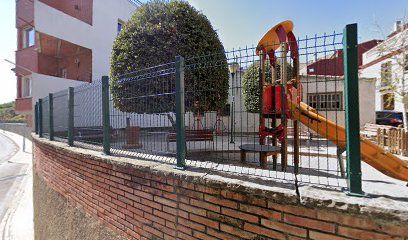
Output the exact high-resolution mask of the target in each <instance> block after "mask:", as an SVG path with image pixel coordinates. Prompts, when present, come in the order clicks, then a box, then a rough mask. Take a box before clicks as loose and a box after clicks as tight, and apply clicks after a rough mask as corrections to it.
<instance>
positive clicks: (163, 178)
mask: <svg viewBox="0 0 408 240" xmlns="http://www.w3.org/2000/svg"><path fill="white" fill-rule="evenodd" d="M33 140H34V145H33V153H34V171H35V173H36V174H38V175H39V176H41V177H42V178H43V179H44V181H45V182H46V183H47V184H48V185H49V187H51V188H53V189H54V190H55V191H56V192H58V193H59V194H61V195H62V196H65V197H66V198H67V199H68V200H69V201H70V202H71V203H72V204H73V205H75V206H76V207H77V208H79V209H82V210H83V211H84V212H85V213H86V214H88V215H89V216H90V217H92V218H94V219H97V220H98V221H99V222H101V223H103V224H104V225H106V226H107V227H109V228H111V229H113V230H114V231H116V232H117V233H119V234H121V235H122V236H124V237H126V238H129V239H223V240H224V239H330V240H336V239H405V240H406V239H408V231H407V228H408V221H407V220H406V219H405V220H403V221H401V219H398V218H397V217H396V216H391V215H387V214H376V213H370V212H369V211H368V210H367V209H365V212H364V213H361V212H360V209H363V208H364V206H360V207H354V208H353V210H349V212H351V213H352V214H346V213H345V212H344V211H342V210H339V209H335V208H330V207H327V206H325V207H323V206H320V205H324V201H322V202H320V203H319V204H316V205H315V206H309V207H306V206H302V205H300V204H299V205H297V204H296V197H295V196H292V195H288V194H282V193H279V192H273V191H270V190H265V189H261V188H259V189H256V187H254V186H256V185H254V186H252V187H248V186H249V184H248V183H247V182H245V181H243V180H242V179H241V180H240V181H236V182H235V183H231V182H228V180H225V179H224V178H223V177H214V178H213V179H211V178H209V177H204V176H208V175H204V174H203V173H202V172H200V171H195V170H193V169H192V170H187V171H177V170H174V169H173V166H169V165H165V164H160V163H157V162H156V163H155V162H147V161H139V160H129V159H123V158H117V157H107V156H102V155H101V154H100V153H95V154H93V155H92V152H90V151H86V150H80V149H76V148H66V147H64V145H63V144H62V143H50V142H49V141H47V140H44V139H41V140H39V139H38V138H36V137H33ZM237 183H238V184H237ZM34 194H36V193H35V191H34ZM315 202H319V201H318V200H315ZM334 205H336V204H334ZM342 208H343V209H346V208H345V207H344V206H342Z"/></svg>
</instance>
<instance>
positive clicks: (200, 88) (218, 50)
mask: <svg viewBox="0 0 408 240" xmlns="http://www.w3.org/2000/svg"><path fill="white" fill-rule="evenodd" d="M178 55H179V56H183V57H184V58H185V59H186V65H187V66H186V69H185V78H184V79H185V99H186V101H185V110H186V111H196V110H200V111H216V110H219V109H222V108H223V107H224V106H225V104H226V101H227V98H228V78H229V73H228V66H227V60H226V57H225V54H224V47H223V45H222V44H221V42H220V40H219V38H218V35H217V33H216V31H215V30H214V29H213V27H212V26H211V23H210V22H209V20H208V19H207V18H206V16H204V15H203V14H202V13H200V12H198V11H197V10H196V9H195V8H194V7H192V6H190V5H189V4H188V3H187V2H184V1H151V2H149V3H146V4H143V5H142V6H141V7H139V8H138V9H137V11H136V13H135V14H134V15H133V16H132V18H131V19H130V20H129V21H128V22H127V23H126V24H125V25H124V26H123V30H122V31H121V32H120V34H119V35H118V37H117V39H116V41H115V42H114V45H113V50H112V58H111V73H110V77H111V81H112V84H111V90H112V91H111V92H112V98H113V103H114V106H115V107H116V108H118V109H120V110H121V111H125V112H137V113H164V112H174V111H175V96H174V94H166V93H174V91H175V78H174V74H173V73H170V74H167V75H165V74H162V73H163V72H166V73H168V72H169V71H168V68H172V67H174V64H169V65H167V66H162V67H158V68H152V69H151V70H144V71H143V73H144V74H146V76H148V77H140V75H141V74H142V73H141V72H137V73H134V74H129V73H132V72H135V71H136V70H140V69H145V68H148V67H152V66H158V65H162V64H165V63H170V62H174V60H175V56H178ZM204 55H205V56H207V57H205V58H195V59H194V60H189V58H192V57H196V56H204ZM193 61H194V62H193ZM203 62H206V66H204V63H203ZM208 65H211V66H210V67H208ZM166 69H167V70H166ZM124 74H128V75H127V76H126V78H127V80H124V79H123V78H124V77H123V75H124ZM135 75H138V77H139V79H138V80H137V81H136V80H134V79H133V80H132V78H134V77H135ZM153 95H156V97H153ZM144 96H149V97H144Z"/></svg>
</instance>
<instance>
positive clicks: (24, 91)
mask: <svg viewBox="0 0 408 240" xmlns="http://www.w3.org/2000/svg"><path fill="white" fill-rule="evenodd" d="M21 83H22V84H21V97H30V96H31V78H30V77H23V78H22V79H21Z"/></svg>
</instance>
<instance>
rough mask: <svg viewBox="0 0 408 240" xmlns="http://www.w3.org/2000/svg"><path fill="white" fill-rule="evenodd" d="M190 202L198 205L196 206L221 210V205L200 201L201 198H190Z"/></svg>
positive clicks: (214, 210)
mask: <svg viewBox="0 0 408 240" xmlns="http://www.w3.org/2000/svg"><path fill="white" fill-rule="evenodd" d="M190 204H191V205H192V206H196V207H200V208H204V209H207V210H210V211H213V212H221V207H220V206H217V205H214V204H211V203H207V202H203V201H199V200H195V199H190Z"/></svg>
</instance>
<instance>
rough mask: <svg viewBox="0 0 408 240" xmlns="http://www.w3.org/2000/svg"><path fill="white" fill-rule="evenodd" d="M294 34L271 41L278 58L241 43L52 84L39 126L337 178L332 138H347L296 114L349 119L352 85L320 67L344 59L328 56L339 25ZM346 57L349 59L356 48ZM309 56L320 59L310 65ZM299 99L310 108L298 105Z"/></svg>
mask: <svg viewBox="0 0 408 240" xmlns="http://www.w3.org/2000/svg"><path fill="white" fill-rule="evenodd" d="M288 44H289V43H288ZM297 44H298V48H297V49H290V51H288V52H287V53H286V52H285V51H281V50H276V51H275V60H276V61H275V63H276V65H271V64H269V61H270V59H271V58H266V57H265V58H263V55H260V54H259V49H257V48H254V47H246V48H242V49H237V50H235V49H234V50H232V51H227V52H225V54H208V55H206V56H197V57H187V58H186V59H184V58H183V57H175V60H174V62H169V63H164V64H162V65H159V66H153V67H150V68H146V69H142V70H135V71H133V72H129V73H127V74H124V75H121V76H117V80H116V81H114V82H112V81H109V79H108V78H107V77H103V78H102V79H101V80H98V81H94V82H93V83H90V84H85V85H82V86H79V87H76V88H70V89H67V90H64V91H61V92H58V93H54V94H50V95H49V96H47V97H45V98H43V99H40V101H39V102H38V103H37V104H36V105H37V107H36V109H37V114H36V116H37V119H36V123H37V124H38V125H37V129H38V131H37V132H38V133H39V135H40V136H45V137H49V138H50V139H54V140H57V141H64V142H67V143H68V144H69V145H71V146H73V145H75V146H81V147H85V148H90V149H93V150H97V151H103V152H104V153H105V154H113V155H121V156H129V157H135V158H143V159H148V160H152V161H162V162H167V163H171V164H175V165H176V166H177V167H178V168H180V169H185V168H187V167H189V166H195V167H202V168H209V169H213V170H217V171H224V172H230V173H231V174H249V175H256V176H259V177H262V178H264V177H266V178H275V179H282V180H289V181H295V180H296V181H300V182H309V183H316V184H323V185H330V186H344V184H346V180H345V177H349V178H350V174H347V175H346V172H345V171H346V170H345V167H344V156H345V154H344V150H345V149H344V147H338V146H345V145H346V143H345V142H340V140H338V139H337V138H333V137H328V136H326V135H325V134H324V133H323V134H322V131H323V130H322V129H319V128H325V129H326V127H327V126H325V125H314V123H313V121H312V122H311V124H310V122H308V124H305V123H303V124H300V122H301V117H302V116H307V117H309V118H311V116H314V115H313V114H315V112H316V110H317V111H318V112H319V114H320V115H321V116H324V118H327V119H328V120H330V122H332V123H334V124H336V126H337V125H344V124H345V121H347V119H345V117H346V115H347V114H346V112H345V108H344V106H345V103H344V100H347V99H348V100H347V101H350V99H349V98H348V95H347V94H346V93H347V92H348V93H349V94H350V93H353V94H356V88H355V86H351V87H350V86H349V89H346V88H345V85H346V83H345V81H347V78H346V79H344V78H343V77H342V76H337V75H329V74H325V73H326V72H328V71H329V68H330V69H331V70H330V72H333V68H334V70H335V71H334V72H337V70H336V69H343V62H342V61H341V60H340V61H333V56H337V55H338V53H339V51H342V49H343V44H344V43H343V34H341V33H332V34H324V35H322V36H316V35H315V36H313V37H306V38H304V39H297ZM294 50H296V51H297V53H298V56H299V57H298V58H296V59H295V58H293V55H292V53H291V52H292V51H294ZM346 58H347V59H346V60H345V61H346V62H348V61H351V60H352V59H351V58H356V56H354V55H350V54H346ZM271 63H272V62H271ZM311 63H312V64H313V63H318V64H317V65H315V66H318V69H314V71H313V72H314V73H315V74H313V73H312V72H311V70H310V67H309V66H311ZM302 67H304V68H302ZM285 69H286V70H285ZM347 71H350V69H349V68H348V69H347V70H346V73H347ZM281 76H282V77H283V78H282V77H281ZM285 78H286V79H285ZM262 81H263V82H264V85H262V86H261V85H260V82H262ZM296 84H299V85H296ZM288 88H289V90H287V89H288ZM279 89H284V90H285V89H286V91H289V92H288V93H290V95H286V96H284V95H282V94H284V91H282V90H279ZM293 89H295V90H296V91H297V94H299V95H298V96H293V95H294V94H295V90H293ZM261 91H262V92H263V94H261ZM279 94H281V95H279ZM357 94H358V88H357ZM260 96H261V98H260ZM291 97H293V98H292V99H291ZM296 97H297V98H296ZM283 99H291V102H292V101H293V103H296V104H295V105H296V106H297V107H296V108H295V107H291V105H290V104H291V102H288V100H286V101H283ZM301 102H303V103H301ZM260 103H262V104H260ZM268 104H269V105H268ZM302 104H308V105H310V106H313V108H312V107H310V106H309V107H308V108H305V109H307V110H305V111H303V112H300V110H299V108H298V107H299V106H300V105H302ZM261 106H262V108H261ZM302 106H304V105H302ZM268 107H269V108H268ZM260 109H262V111H261V110H260ZM309 112H310V115H309ZM351 115H352V116H354V115H355V113H351ZM357 115H358V111H357ZM348 117H350V114H349V115H348ZM349 119H350V118H349ZM358 124H359V123H358V122H357V123H353V124H349V125H348V127H352V126H354V125H356V126H358ZM316 126H317V128H316ZM327 131H328V130H327ZM333 131H335V132H334V135H335V136H336V135H340V134H341V133H340V132H339V133H337V131H338V130H337V129H335V130H333ZM322 135H323V136H322ZM352 137H353V138H355V139H359V138H357V136H352ZM349 154H350V153H349ZM353 154H356V153H353ZM358 158H359V156H358ZM351 162H354V163H355V162H356V160H355V159H354V160H350V159H349V163H348V166H349V168H348V169H349V171H354V168H353V167H351ZM358 164H360V159H358ZM358 164H357V165H358ZM358 171H359V170H358V166H357V172H358ZM349 180H350V179H349ZM352 181H360V183H361V179H353V180H352ZM355 192H361V191H359V190H358V189H357V190H355Z"/></svg>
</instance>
